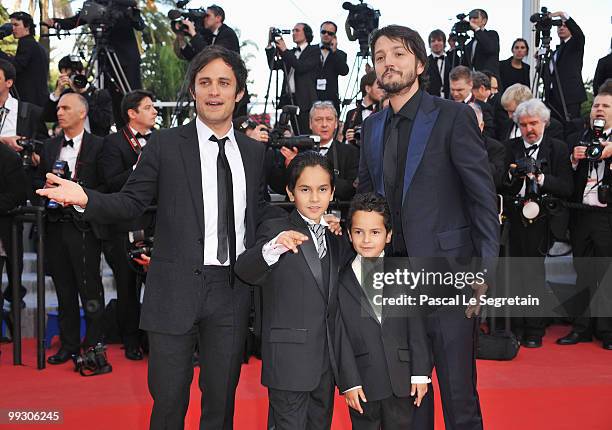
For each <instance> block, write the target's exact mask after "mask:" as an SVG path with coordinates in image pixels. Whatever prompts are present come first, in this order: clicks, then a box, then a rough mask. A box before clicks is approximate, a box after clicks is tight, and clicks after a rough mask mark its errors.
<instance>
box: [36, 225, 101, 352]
mask: <svg viewBox="0 0 612 430" xmlns="http://www.w3.org/2000/svg"><path fill="white" fill-rule="evenodd" d="M45 245H46V246H45V248H46V249H45V251H46V253H47V262H48V264H49V272H50V273H51V277H52V279H53V283H54V284H55V289H56V291H57V300H58V304H59V318H58V319H59V327H60V340H61V342H62V348H64V349H66V350H68V351H70V352H78V351H79V346H80V343H81V342H80V325H81V318H80V315H79V297H80V298H81V304H82V306H83V310H84V312H85V321H86V323H87V331H86V334H85V342H84V345H85V346H93V345H95V344H96V343H97V342H101V341H102V336H103V333H102V330H103V327H102V317H103V316H104V304H105V303H104V288H103V286H102V278H101V277H100V252H101V242H100V240H98V239H97V238H96V237H95V236H94V234H93V233H92V232H91V231H85V232H83V231H81V230H79V229H78V228H77V227H76V226H75V225H74V224H73V223H72V222H71V221H67V222H48V223H47V238H46V242H45Z"/></svg>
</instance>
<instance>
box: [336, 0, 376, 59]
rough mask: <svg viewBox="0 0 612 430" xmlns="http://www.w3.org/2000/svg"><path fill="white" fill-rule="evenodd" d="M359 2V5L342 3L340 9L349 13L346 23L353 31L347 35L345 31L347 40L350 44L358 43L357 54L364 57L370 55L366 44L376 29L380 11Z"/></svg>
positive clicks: (361, 0) (361, 1)
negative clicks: (356, 41)
mask: <svg viewBox="0 0 612 430" xmlns="http://www.w3.org/2000/svg"><path fill="white" fill-rule="evenodd" d="M359 1H360V3H359V4H353V3H351V2H348V1H345V2H344V3H342V8H343V9H344V10H348V11H349V14H348V17H347V18H346V23H347V24H348V26H350V28H351V29H352V30H353V31H352V34H349V33H348V30H347V36H348V39H349V40H350V41H351V42H354V41H355V40H358V41H359V54H360V55H361V56H362V57H365V56H368V55H369V53H370V48H369V44H368V42H369V38H370V33H372V32H373V31H374V30H376V29H377V28H378V19H379V18H380V11H379V10H375V9H374V8H372V7H371V6H370V5H368V4H367V3H364V2H363V0H359Z"/></svg>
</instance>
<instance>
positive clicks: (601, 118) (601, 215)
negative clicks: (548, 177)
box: [557, 79, 612, 350]
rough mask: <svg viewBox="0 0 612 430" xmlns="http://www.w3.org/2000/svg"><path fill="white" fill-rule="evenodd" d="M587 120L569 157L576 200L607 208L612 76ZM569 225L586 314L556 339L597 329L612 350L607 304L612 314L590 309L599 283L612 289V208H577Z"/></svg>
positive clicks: (568, 341)
mask: <svg viewBox="0 0 612 430" xmlns="http://www.w3.org/2000/svg"><path fill="white" fill-rule="evenodd" d="M589 124H590V126H589V128H588V129H587V130H586V131H584V132H581V133H580V134H579V135H578V136H574V138H573V139H572V140H573V141H574V142H576V141H577V143H576V145H575V146H574V150H573V152H572V156H571V161H572V168H573V170H574V194H573V198H572V200H573V201H574V202H576V203H583V204H585V205H588V206H590V207H592V208H608V207H609V206H608V203H609V202H610V198H609V192H610V186H612V173H611V171H610V167H611V166H612V163H611V157H612V141H611V139H610V134H611V132H612V79H608V80H607V81H606V82H605V83H604V84H603V85H602V86H601V87H600V88H599V92H598V94H597V96H596V97H595V99H594V100H593V106H592V108H591V113H590V122H589ZM597 129H599V130H597ZM602 132H603V133H602ZM597 134H599V136H597ZM597 143H599V144H600V145H601V146H600V147H599V149H598V150H599V152H600V153H601V155H600V156H599V157H598V158H595V157H593V156H592V155H596V153H597V151H595V150H594V149H595V146H594V145H593V144H595V145H596V144H597ZM570 228H571V235H570V236H571V238H572V250H573V255H574V267H575V269H576V274H577V275H578V276H577V279H576V287H577V288H578V290H579V293H578V294H577V295H576V296H574V298H573V299H572V303H571V304H572V305H574V306H575V308H574V309H575V310H576V311H578V312H581V313H582V315H581V316H580V317H578V318H576V319H575V320H574V322H573V325H572V330H571V332H570V333H569V334H567V335H566V336H564V337H562V338H560V339H558V340H557V344H559V345H575V344H577V343H579V342H590V341H591V340H592V339H593V334H595V335H596V336H597V337H598V338H599V339H601V340H602V347H603V348H604V349H606V350H612V318H610V316H609V315H610V313H609V312H610V310H609V309H607V315H608V317H601V316H600V317H596V318H591V310H590V309H589V307H590V304H591V303H592V299H593V297H594V296H595V294H596V292H597V290H598V288H604V287H605V288H608V289H609V288H610V286H609V285H607V286H605V284H602V278H603V276H604V274H605V272H606V271H607V270H608V269H609V263H608V264H605V263H604V261H602V260H603V258H605V257H608V258H609V257H612V213H610V212H607V211H604V210H597V209H593V210H580V209H576V210H575V211H573V214H572V223H571V224H570ZM589 257H595V258H589ZM600 294H601V292H600ZM599 314H600V315H601V312H600V313H599Z"/></svg>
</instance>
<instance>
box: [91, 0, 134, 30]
mask: <svg viewBox="0 0 612 430" xmlns="http://www.w3.org/2000/svg"><path fill="white" fill-rule="evenodd" d="M135 7H137V4H136V0H106V1H105V0H86V1H85V2H84V3H83V7H82V8H81V11H80V12H79V20H80V21H82V22H84V23H85V24H89V25H93V26H102V27H106V28H110V27H112V26H113V24H114V23H115V22H116V21H117V20H118V19H119V18H121V16H123V13H124V11H125V10H126V9H127V8H135Z"/></svg>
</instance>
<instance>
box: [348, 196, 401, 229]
mask: <svg viewBox="0 0 612 430" xmlns="http://www.w3.org/2000/svg"><path fill="white" fill-rule="evenodd" d="M357 211H364V212H376V213H377V214H379V215H382V217H383V223H384V224H385V229H386V230H387V232H390V231H391V230H392V224H391V211H390V210H389V205H388V204H387V200H386V199H385V198H384V197H383V196H381V195H380V194H376V193H362V194H356V195H355V197H353V200H351V205H350V207H349V211H348V216H347V218H346V223H347V227H348V230H349V232H350V231H351V227H352V224H353V215H355V212H357Z"/></svg>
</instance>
